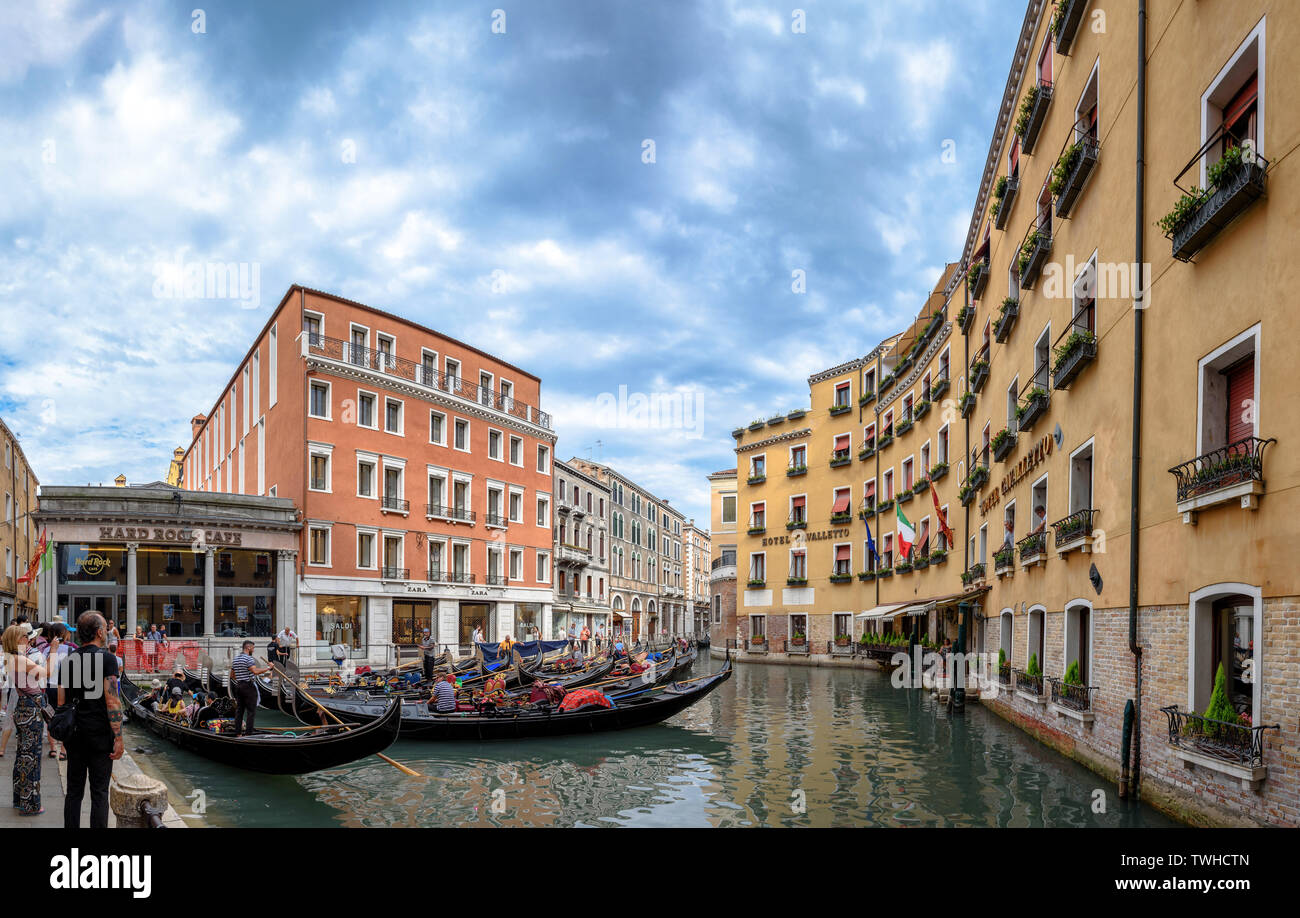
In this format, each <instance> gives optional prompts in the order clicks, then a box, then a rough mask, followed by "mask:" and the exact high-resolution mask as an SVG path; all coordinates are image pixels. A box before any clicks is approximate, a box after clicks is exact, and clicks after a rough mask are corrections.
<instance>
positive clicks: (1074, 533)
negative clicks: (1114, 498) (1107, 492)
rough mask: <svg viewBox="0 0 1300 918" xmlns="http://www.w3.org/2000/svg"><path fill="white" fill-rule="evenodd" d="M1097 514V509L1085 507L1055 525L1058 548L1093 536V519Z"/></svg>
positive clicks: (1053, 525) (1053, 526)
mask: <svg viewBox="0 0 1300 918" xmlns="http://www.w3.org/2000/svg"><path fill="white" fill-rule="evenodd" d="M1096 512H1097V511H1096V509H1095V508H1092V507H1084V508H1083V509H1082V510H1076V511H1074V512H1073V513H1071V514H1070V515H1069V516H1067V517H1064V518H1062V519H1059V520H1057V521H1056V522H1055V523H1053V524H1052V528H1053V529H1054V530H1056V542H1055V544H1056V547H1057V548H1060V547H1061V546H1062V545H1069V544H1070V543H1071V542H1076V541H1078V540H1079V539H1086V538H1087V537H1088V536H1090V535H1092V518H1093V514H1095V513H1096Z"/></svg>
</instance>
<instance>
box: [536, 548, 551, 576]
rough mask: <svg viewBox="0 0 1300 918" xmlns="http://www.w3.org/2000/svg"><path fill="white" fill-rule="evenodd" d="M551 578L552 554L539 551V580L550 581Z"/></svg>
mask: <svg viewBox="0 0 1300 918" xmlns="http://www.w3.org/2000/svg"><path fill="white" fill-rule="evenodd" d="M550 580H551V556H550V555H549V554H547V553H546V552H544V551H539V552H538V553H537V582H538V583H549V582H550Z"/></svg>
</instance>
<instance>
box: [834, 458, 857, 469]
mask: <svg viewBox="0 0 1300 918" xmlns="http://www.w3.org/2000/svg"><path fill="white" fill-rule="evenodd" d="M852 461H853V459H852V457H850V456H848V455H843V456H834V457H832V458H831V461H830V467H831V468H833V469H839V468H843V467H844V466H846V465H848V464H849V463H851V462H852Z"/></svg>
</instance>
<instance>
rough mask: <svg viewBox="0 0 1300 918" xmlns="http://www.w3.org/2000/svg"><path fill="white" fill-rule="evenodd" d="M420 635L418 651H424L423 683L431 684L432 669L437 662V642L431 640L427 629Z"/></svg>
mask: <svg viewBox="0 0 1300 918" xmlns="http://www.w3.org/2000/svg"><path fill="white" fill-rule="evenodd" d="M420 633H421V635H423V638H422V640H421V641H420V650H422V651H424V657H423V659H424V681H425V682H433V667H434V664H436V663H437V662H438V642H437V641H435V640H434V639H433V635H432V634H430V633H429V629H428V628H425V629H424V630H423V631H421V632H420Z"/></svg>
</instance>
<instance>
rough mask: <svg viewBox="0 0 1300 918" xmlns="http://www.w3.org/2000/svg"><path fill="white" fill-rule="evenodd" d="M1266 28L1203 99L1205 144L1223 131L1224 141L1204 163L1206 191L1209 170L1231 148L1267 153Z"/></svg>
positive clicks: (1255, 32) (1233, 59) (1261, 25)
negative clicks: (1265, 144) (1265, 149)
mask: <svg viewBox="0 0 1300 918" xmlns="http://www.w3.org/2000/svg"><path fill="white" fill-rule="evenodd" d="M1264 25H1265V21H1264V20H1263V19H1261V20H1260V21H1259V24H1258V25H1256V26H1255V28H1254V29H1253V30H1252V31H1251V33H1250V35H1248V36H1247V37H1246V40H1245V41H1244V42H1242V44H1241V46H1240V47H1239V48H1238V49H1237V50H1236V52H1234V53H1233V55H1232V57H1231V58H1230V59H1229V61H1228V63H1227V64H1225V65H1224V67H1223V69H1222V70H1220V71H1219V74H1218V75H1217V76H1216V77H1215V79H1214V82H1212V83H1211V84H1210V88H1209V89H1208V90H1206V92H1205V95H1204V96H1203V97H1202V102H1201V105H1202V110H1201V142H1202V143H1205V142H1207V141H1209V140H1210V138H1211V137H1212V136H1213V135H1214V134H1215V132H1216V131H1218V130H1219V129H1220V127H1222V129H1223V139H1222V141H1221V142H1220V143H1217V144H1215V145H1214V146H1213V147H1212V148H1211V149H1210V151H1209V152H1208V153H1207V154H1206V155H1205V156H1204V157H1203V158H1202V160H1201V182H1200V184H1201V186H1202V187H1204V186H1205V184H1206V182H1207V176H1206V173H1207V171H1208V169H1209V167H1210V166H1212V165H1214V163H1215V162H1217V161H1218V159H1219V157H1221V156H1222V155H1223V154H1224V153H1225V152H1227V150H1229V149H1230V148H1232V147H1238V146H1242V145H1244V144H1246V143H1250V144H1251V145H1253V146H1254V148H1255V152H1256V153H1260V154H1262V153H1263V152H1264V125H1265V124H1266V122H1265V120H1264V102H1265V93H1264V76H1265V74H1266V72H1267V71H1266V70H1265V67H1264V33H1265V28H1264Z"/></svg>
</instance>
